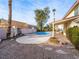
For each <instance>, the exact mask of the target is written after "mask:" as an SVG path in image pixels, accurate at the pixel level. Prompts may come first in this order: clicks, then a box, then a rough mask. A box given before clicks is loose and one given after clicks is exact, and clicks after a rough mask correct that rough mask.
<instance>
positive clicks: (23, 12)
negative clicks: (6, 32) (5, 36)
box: [0, 0, 76, 25]
mask: <svg viewBox="0 0 79 59" xmlns="http://www.w3.org/2000/svg"><path fill="white" fill-rule="evenodd" d="M75 1H76V0H13V2H12V19H13V20H16V21H21V22H25V23H28V24H31V25H36V21H35V13H34V10H36V9H43V8H45V7H49V8H50V18H49V19H48V22H47V23H50V22H52V21H53V12H52V9H54V8H55V9H56V15H55V18H56V20H59V19H61V18H63V16H64V15H65V14H66V13H67V11H68V10H69V8H70V7H71V6H72V5H73V4H74V2H75ZM0 18H3V19H8V0H0Z"/></svg>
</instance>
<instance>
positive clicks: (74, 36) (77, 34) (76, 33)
mask: <svg viewBox="0 0 79 59" xmlns="http://www.w3.org/2000/svg"><path fill="white" fill-rule="evenodd" d="M66 34H67V38H68V39H69V40H70V41H71V43H72V44H73V45H74V46H75V47H76V48H77V49H79V27H77V26H74V27H72V28H69V29H68V30H67V31H66Z"/></svg>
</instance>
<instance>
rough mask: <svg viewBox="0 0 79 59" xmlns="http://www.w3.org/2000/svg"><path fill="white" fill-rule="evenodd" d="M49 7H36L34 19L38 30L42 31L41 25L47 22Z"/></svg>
mask: <svg viewBox="0 0 79 59" xmlns="http://www.w3.org/2000/svg"><path fill="white" fill-rule="evenodd" d="M49 13H50V11H49V8H48V7H46V8H44V9H36V10H35V19H36V22H37V28H38V30H40V31H42V30H43V26H44V25H45V23H46V22H47V19H48V18H49Z"/></svg>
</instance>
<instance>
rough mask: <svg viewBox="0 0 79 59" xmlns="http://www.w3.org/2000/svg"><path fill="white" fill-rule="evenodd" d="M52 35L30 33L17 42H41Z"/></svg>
mask: <svg viewBox="0 0 79 59" xmlns="http://www.w3.org/2000/svg"><path fill="white" fill-rule="evenodd" d="M49 38H50V36H39V35H31V36H30V35H29V36H23V37H20V38H17V39H16V42H18V43H21V44H41V43H45V42H47V41H48V39H49Z"/></svg>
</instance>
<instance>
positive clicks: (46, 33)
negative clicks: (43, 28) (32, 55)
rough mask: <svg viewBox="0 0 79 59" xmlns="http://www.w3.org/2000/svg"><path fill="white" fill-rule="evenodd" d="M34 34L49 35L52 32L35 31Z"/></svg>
mask: <svg viewBox="0 0 79 59" xmlns="http://www.w3.org/2000/svg"><path fill="white" fill-rule="evenodd" d="M33 34H36V35H48V34H50V32H34V33H33Z"/></svg>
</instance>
